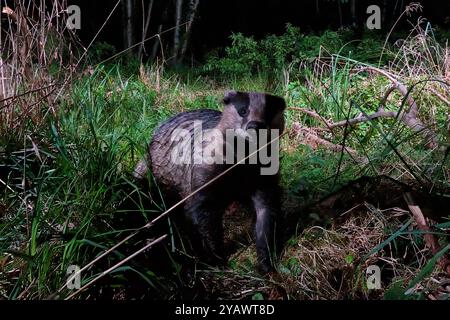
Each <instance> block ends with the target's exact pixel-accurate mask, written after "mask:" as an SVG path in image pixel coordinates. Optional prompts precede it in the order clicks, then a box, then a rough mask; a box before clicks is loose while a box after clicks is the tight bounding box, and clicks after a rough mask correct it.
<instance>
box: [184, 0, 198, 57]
mask: <svg viewBox="0 0 450 320" xmlns="http://www.w3.org/2000/svg"><path fill="white" fill-rule="evenodd" d="M199 2H200V0H191V2H190V4H189V10H190V12H189V18H188V23H187V26H186V33H185V34H184V41H183V47H182V48H181V55H180V60H182V59H183V58H184V56H185V54H186V50H187V47H188V42H189V38H190V36H191V31H192V25H193V24H194V20H195V16H196V15H197V8H198V3H199Z"/></svg>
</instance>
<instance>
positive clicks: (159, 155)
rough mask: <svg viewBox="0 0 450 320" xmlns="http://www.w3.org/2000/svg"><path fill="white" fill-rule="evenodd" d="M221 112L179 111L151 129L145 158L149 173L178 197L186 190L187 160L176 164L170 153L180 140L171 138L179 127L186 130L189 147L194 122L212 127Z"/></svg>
mask: <svg viewBox="0 0 450 320" xmlns="http://www.w3.org/2000/svg"><path fill="white" fill-rule="evenodd" d="M221 115H222V113H221V112H219V111H216V110H211V109H202V110H195V111H188V112H183V113H180V114H177V115H175V116H174V117H172V118H170V119H168V120H167V121H165V122H164V123H163V124H161V125H160V126H159V127H158V128H157V129H156V130H155V132H154V134H153V137H152V140H151V142H150V147H149V155H148V159H149V162H150V166H151V169H152V173H153V176H154V177H155V179H156V181H157V183H158V185H159V186H160V187H162V188H163V189H165V190H166V191H169V192H172V193H173V192H176V193H177V195H180V196H183V195H184V193H186V192H189V191H190V187H191V186H190V179H191V174H192V165H191V163H189V164H180V163H177V162H175V161H173V159H172V152H173V151H174V148H175V146H176V144H177V143H180V141H179V140H177V139H173V137H174V135H175V134H176V132H175V130H177V129H178V130H179V129H183V130H186V132H189V136H190V141H191V142H192V147H193V141H194V122H196V121H197V122H201V124H202V130H207V129H212V128H215V127H216V126H217V124H218V123H219V121H220V118H221ZM186 141H187V140H186ZM178 147H179V146H178ZM191 151H192V150H191Z"/></svg>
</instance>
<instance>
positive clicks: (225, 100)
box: [223, 90, 237, 105]
mask: <svg viewBox="0 0 450 320" xmlns="http://www.w3.org/2000/svg"><path fill="white" fill-rule="evenodd" d="M236 95H237V92H236V91H235V90H230V91H227V92H226V93H225V95H224V97H223V103H224V104H225V105H227V104H230V103H231V102H232V101H233V99H234V98H235V97H236Z"/></svg>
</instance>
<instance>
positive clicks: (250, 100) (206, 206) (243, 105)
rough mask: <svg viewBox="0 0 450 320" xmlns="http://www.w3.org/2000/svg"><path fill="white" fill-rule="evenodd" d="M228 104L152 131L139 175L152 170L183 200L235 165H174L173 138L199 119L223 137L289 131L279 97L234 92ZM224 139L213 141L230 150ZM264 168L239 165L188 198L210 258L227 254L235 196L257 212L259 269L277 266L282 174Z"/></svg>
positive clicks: (191, 215) (191, 129)
mask: <svg viewBox="0 0 450 320" xmlns="http://www.w3.org/2000/svg"><path fill="white" fill-rule="evenodd" d="M223 103H224V110H223V112H219V111H215V110H208V109H204V110H196V111H190V112H183V113H180V114H178V115H176V116H174V117H172V118H170V119H169V120H167V121H166V122H165V123H163V124H162V125H161V126H160V127H159V128H158V129H157V130H156V131H155V133H154V135H153V138H152V140H151V142H150V146H149V153H148V155H147V159H146V161H141V162H140V163H139V164H138V165H137V167H136V169H135V176H137V177H139V176H140V177H142V176H145V174H146V172H147V170H148V169H149V168H151V171H152V174H153V176H154V177H155V179H156V181H157V183H158V185H159V186H160V187H161V188H162V190H163V191H164V192H166V193H171V194H173V195H175V196H177V197H178V198H180V199H181V198H184V197H186V196H188V195H190V194H191V193H192V192H193V191H195V190H196V189H198V188H200V187H202V186H203V185H204V184H205V183H207V182H208V181H210V180H211V179H213V178H214V177H216V176H217V175H219V174H220V173H221V172H223V171H224V170H226V169H227V168H229V166H230V165H229V164H217V163H215V164H205V163H202V164H195V163H189V164H177V163H174V162H173V160H172V159H171V153H172V152H173V149H174V148H175V144H176V143H177V141H174V139H173V136H174V131H175V130H177V129H187V130H188V132H189V134H190V136H191V137H192V136H193V135H194V121H201V123H202V130H203V131H204V132H205V130H207V129H213V128H214V129H218V130H216V131H218V132H220V133H221V136H222V138H223V137H224V135H225V132H226V131H227V130H229V129H233V130H236V131H239V130H241V131H242V130H244V131H245V130H247V129H249V128H252V129H256V130H259V129H278V130H279V133H280V134H281V132H282V131H283V129H284V117H283V111H284V109H285V102H284V99H282V98H280V97H276V96H272V95H269V94H264V93H255V92H250V93H247V92H236V91H231V92H228V93H226V94H225V97H224V99H223ZM215 138H217V137H215ZM222 138H221V137H218V138H217V139H213V140H211V142H210V143H215V144H220V145H219V148H218V149H217V150H221V148H222V150H225V147H224V145H223V144H224V140H223V139H222ZM190 147H191V146H190ZM216 147H217V146H216ZM277 160H278V159H277ZM259 169H260V165H258V164H256V165H251V164H244V165H239V166H237V167H235V168H234V169H233V170H231V171H230V172H228V173H227V174H225V175H224V176H223V177H221V178H220V179H218V180H217V181H215V182H214V183H212V184H211V185H209V186H207V187H206V188H204V189H203V190H201V191H200V192H198V193H197V194H195V195H194V196H192V197H190V198H189V199H187V200H186V201H185V203H184V212H185V214H186V216H187V217H188V218H189V220H190V221H191V222H192V224H193V226H194V227H195V229H196V230H197V231H198V234H199V237H200V238H201V242H202V246H203V248H204V250H205V251H206V252H207V253H208V255H209V257H210V258H211V260H215V259H218V260H220V259H222V258H223V252H222V250H223V248H222V246H223V230H222V215H223V212H224V210H225V209H226V208H227V207H228V206H229V205H230V203H232V202H233V201H236V200H237V201H241V202H244V203H245V202H249V203H251V204H252V205H253V208H254V211H255V212H256V228H255V229H256V235H255V236H256V248H257V256H258V268H259V270H260V271H261V272H263V273H266V272H268V271H270V270H271V268H272V264H271V255H270V253H271V250H272V249H273V243H274V242H273V238H274V224H275V218H276V215H277V213H278V212H279V211H280V189H279V185H278V178H279V177H278V174H275V175H261V173H260V170H259Z"/></svg>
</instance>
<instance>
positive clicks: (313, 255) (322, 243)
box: [200, 203, 450, 300]
mask: <svg viewBox="0 0 450 320" xmlns="http://www.w3.org/2000/svg"><path fill="white" fill-rule="evenodd" d="M345 215H346V216H347V217H344V218H342V217H341V219H339V220H340V221H342V220H343V219H344V222H342V223H339V222H337V221H335V222H334V223H333V225H332V226H331V227H330V228H328V229H325V228H322V227H317V226H315V227H310V228H308V229H305V230H304V231H303V232H302V233H301V235H299V236H298V237H296V238H293V239H291V240H290V241H289V243H288V244H287V245H286V247H285V249H284V252H283V254H282V256H281V257H280V261H279V263H278V265H277V271H278V272H277V273H276V274H274V275H272V276H271V277H270V278H269V279H264V278H261V277H260V276H257V275H255V274H254V273H253V272H252V269H253V266H254V263H255V250H254V247H247V248H245V249H244V250H243V251H241V252H238V253H237V254H236V255H234V256H232V257H231V258H230V261H232V262H231V264H232V265H233V268H232V270H228V271H216V272H208V271H206V272H204V273H203V274H202V276H201V277H200V279H201V281H202V283H203V284H204V286H205V287H206V289H207V291H208V294H209V295H210V297H211V298H225V299H249V298H252V297H253V298H254V297H255V296H256V295H257V294H262V296H263V297H264V298H266V299H300V300H303V299H313V300H324V299H325V300H335V299H383V298H388V299H389V298H395V299H401V298H402V295H403V292H404V291H405V290H404V288H406V287H407V286H408V283H410V281H411V280H413V279H414V278H415V277H416V276H417V274H418V273H419V272H420V270H422V269H423V268H424V266H425V265H426V264H427V262H428V260H429V259H430V257H431V256H432V255H431V254H430V252H429V250H428V249H424V248H422V245H421V244H419V243H418V242H417V239H416V238H415V236H414V233H413V232H412V231H413V230H415V229H416V226H415V224H414V223H412V224H410V225H409V226H408V227H407V228H406V230H405V232H404V233H403V234H401V235H399V236H398V237H397V238H396V239H395V240H394V241H392V242H390V243H388V244H387V245H386V246H384V247H383V248H381V249H379V250H377V251H376V252H374V253H373V254H371V255H369V254H370V253H371V252H372V250H373V249H374V248H377V246H380V244H382V243H383V242H384V241H385V240H386V239H387V238H388V237H389V236H390V235H391V234H392V233H394V232H395V231H397V230H398V229H400V228H401V227H402V226H404V224H405V223H406V222H405V221H406V220H407V219H408V217H409V213H408V212H406V211H404V210H402V209H400V208H391V209H387V210H382V211H381V210H378V209H376V208H375V207H373V206H372V205H370V204H368V203H364V204H361V206H359V207H358V208H357V209H354V210H351V211H348V212H347V213H345ZM370 265H377V266H379V267H380V268H381V281H382V283H381V289H379V290H376V289H375V290H368V289H367V285H366V269H367V267H368V266H370ZM397 287H400V289H399V290H397ZM402 290H403V291H402ZM400 291H401V293H399V292H400ZM410 293H414V294H422V295H423V297H425V298H428V299H443V298H445V297H446V296H448V294H449V293H450V291H449V288H448V277H447V276H446V275H445V273H444V272H442V270H440V269H439V268H436V270H435V271H434V272H433V273H432V274H431V275H430V276H429V277H427V278H424V279H423V280H422V281H421V282H419V284H418V285H416V286H415V287H414V288H413V290H411V292H410ZM393 295H394V296H393ZM403 298H407V296H403Z"/></svg>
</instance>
